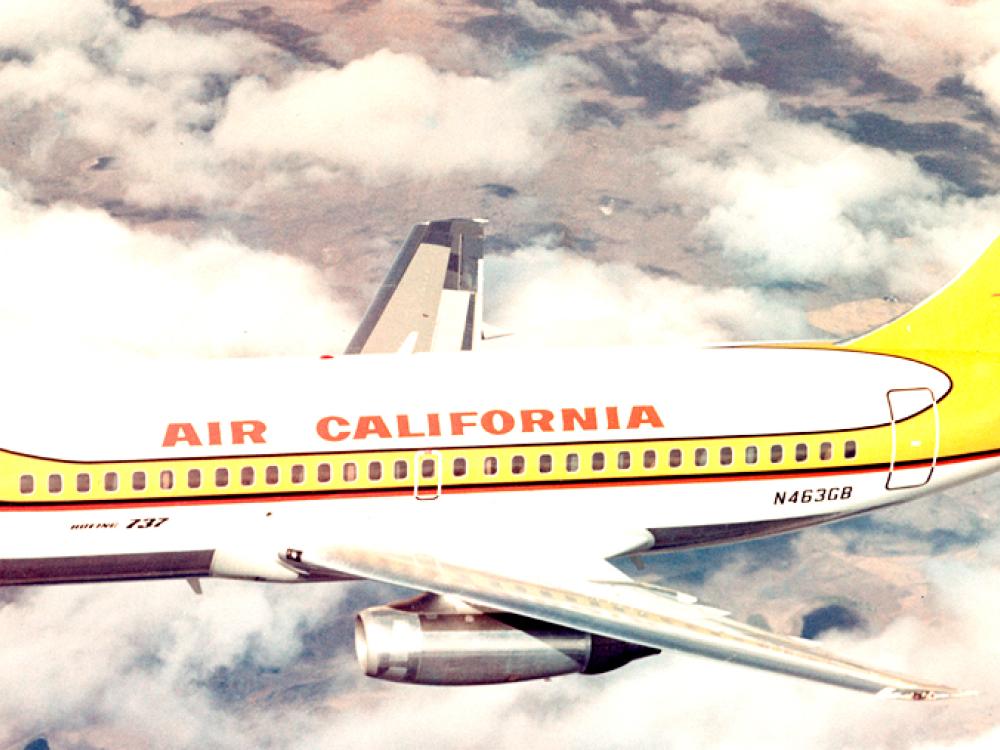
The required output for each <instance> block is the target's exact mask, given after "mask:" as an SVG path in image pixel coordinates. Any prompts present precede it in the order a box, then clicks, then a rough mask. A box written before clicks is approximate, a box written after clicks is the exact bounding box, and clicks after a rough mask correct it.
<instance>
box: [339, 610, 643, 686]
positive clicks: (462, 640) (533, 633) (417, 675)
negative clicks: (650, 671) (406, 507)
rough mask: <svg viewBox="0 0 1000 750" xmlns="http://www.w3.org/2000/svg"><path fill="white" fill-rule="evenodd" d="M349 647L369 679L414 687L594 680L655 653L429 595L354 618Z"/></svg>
mask: <svg viewBox="0 0 1000 750" xmlns="http://www.w3.org/2000/svg"><path fill="white" fill-rule="evenodd" d="M354 645H355V649H356V651H357V655H358V661H359V662H360V664H361V667H362V668H363V669H364V671H365V674H366V675H368V676H369V677H377V678H379V679H382V680H392V681H394V682H408V683H413V684H418V685H491V684H497V683H503V682H520V681H523V680H537V679H542V678H546V677H555V676H557V675H562V674H572V673H574V672H579V673H583V674H598V673H602V672H609V671H611V670H612V669H617V668H618V667H622V666H624V665H625V664H628V663H629V662H630V661H632V660H634V659H638V658H641V657H643V656H649V655H651V654H656V653H659V651H658V650H657V649H653V648H647V647H646V646H638V645H636V644H633V643H625V642H623V641H616V640H614V639H612V638H605V637H603V636H599V635H592V634H590V633H583V632H580V631H578V630H572V629H570V628H564V627H560V626H558V625H552V624H550V623H547V622H542V621H540V620H534V619H531V618H529V617H523V616H521V615H515V614H511V613H509V612H493V611H483V610H481V609H478V608H475V607H473V606H471V605H468V604H466V603H464V602H461V601H451V600H448V599H445V598H443V597H440V596H437V595H435V594H424V595H421V596H418V597H416V598H414V599H408V600H406V601H402V602H395V603H393V604H388V605H385V606H381V607H372V608H370V609H366V610H364V611H362V612H360V613H359V614H358V616H357V619H356V620H355V625H354Z"/></svg>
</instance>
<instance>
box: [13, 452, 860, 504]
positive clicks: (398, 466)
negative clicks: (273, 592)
mask: <svg viewBox="0 0 1000 750" xmlns="http://www.w3.org/2000/svg"><path fill="white" fill-rule="evenodd" d="M843 448H844V450H843V455H844V458H845V459H854V458H856V457H857V455H858V446H857V443H856V442H855V441H853V440H848V441H846V442H845V443H844V446H843ZM784 453H785V449H784V446H782V445H780V444H777V443H776V444H774V445H772V446H771V447H770V456H769V457H770V462H771V463H772V464H778V463H781V462H782V461H783V460H784ZM794 456H795V460H796V462H800V463H801V462H803V461H806V460H808V458H809V446H808V445H806V444H805V443H798V444H796V446H795V448H794ZM818 456H819V459H820V460H821V461H830V460H831V459H833V443H829V442H825V443H821V444H820V446H819V452H818ZM612 458H613V460H614V462H615V465H616V466H617V467H618V469H619V470H620V471H628V470H629V469H631V468H632V451H618V453H617V454H616V455H614V454H613V455H612ZM733 459H734V452H733V449H732V448H731V447H729V446H725V447H722V448H720V449H719V465H720V466H731V465H732V464H733ZM743 460H744V463H746V464H748V465H754V464H757V463H758V462H759V461H760V452H759V451H758V448H757V446H755V445H748V446H746V448H745V449H744V452H743ZM708 461H709V450H708V448H696V449H695V450H694V465H695V466H697V467H704V466H707V465H708ZM667 463H668V465H669V466H670V468H672V469H676V468H679V467H680V466H682V465H683V463H684V452H683V451H682V450H681V449H680V448H672V449H671V450H670V451H669V452H668V453H667ZM555 465H556V464H555V459H554V458H553V456H552V454H551V453H543V454H541V455H540V456H539V457H538V472H539V473H540V474H550V473H552V471H553V470H554V469H555ZM564 466H565V469H566V471H567V472H568V473H574V472H577V471H579V470H580V454H579V453H568V454H566V456H565V462H564ZM606 466H607V457H606V455H605V453H604V451H595V452H593V453H592V454H591V455H590V468H591V471H604V469H605V468H606ZM656 466H657V452H656V451H654V450H647V451H643V452H642V468H643V469H647V470H648V469H655V468H656ZM526 470H527V459H526V458H525V457H524V456H522V455H515V456H512V457H511V460H510V471H511V473H512V474H517V475H520V474H524V473H525V471H526ZM468 472H469V465H468V461H467V460H466V459H465V458H462V457H459V458H455V459H454V460H453V462H452V472H451V473H452V475H453V476H455V477H464V476H466V475H467V474H468ZM499 472H500V460H499V459H498V458H497V457H496V456H487V457H486V458H485V459H483V474H485V475H486V476H496V475H497V474H498V473H499ZM256 474H257V472H256V470H255V469H254V467H252V466H244V467H242V468H241V469H240V470H239V476H238V479H237V480H236V481H238V482H239V484H240V486H243V487H252V486H254V484H255V483H256V480H257V476H256ZM367 474H368V479H369V481H372V482H378V481H380V480H381V479H382V476H383V474H382V462H381V461H377V460H375V461H369V462H368V467H367ZM436 474H437V460H436V459H435V458H424V459H422V460H421V462H420V476H421V478H423V479H431V478H433V477H434V476H435V475H436ZM408 475H409V462H407V461H404V460H398V461H394V462H392V477H393V479H397V480H398V479H406V478H407V477H408ZM340 476H341V479H342V480H343V481H344V482H355V481H357V479H358V465H357V463H355V462H353V461H350V462H347V463H344V464H343V465H342V466H341V472H340ZM124 478H125V479H126V481H127V480H128V475H127V474H126V475H125V476H124ZM184 479H186V482H187V487H188V489H199V488H201V486H202V472H201V469H189V470H188V471H187V473H186V476H184ZM212 479H213V480H214V486H215V487H219V488H222V487H228V486H229V485H230V476H229V469H228V468H226V467H219V468H217V469H215V472H214V475H213V476H212ZM289 479H290V480H291V482H292V484H303V483H304V482H305V481H306V467H305V465H304V464H293V465H292V466H291V468H290V470H289ZM99 480H100V481H101V483H102V484H103V487H104V491H105V492H117V491H118V490H119V473H118V472H116V471H109V472H106V473H105V474H104V475H103V477H99ZM332 480H333V467H332V466H331V464H328V463H321V464H318V465H317V467H316V481H317V482H320V483H323V484H326V483H329V482H331V481H332ZM280 481H281V472H280V469H279V468H278V467H277V466H268V467H266V468H265V469H264V483H265V484H268V485H276V484H278V483H279V482H280ZM174 485H175V478H174V472H173V470H171V469H164V470H163V471H161V472H160V475H159V487H160V489H161V490H172V489H173V488H174ZM131 486H132V489H133V490H135V491H142V490H145V489H146V487H147V477H146V472H144V471H133V472H132V474H131ZM48 490H49V493H50V494H58V493H60V492H62V491H63V475H62V474H49V476H48ZM34 491H35V477H34V475H33V474H22V475H21V494H22V495H30V494H31V493H33V492H34ZM76 491H77V492H78V493H87V492H90V491H91V475H90V474H89V473H79V474H77V475H76Z"/></svg>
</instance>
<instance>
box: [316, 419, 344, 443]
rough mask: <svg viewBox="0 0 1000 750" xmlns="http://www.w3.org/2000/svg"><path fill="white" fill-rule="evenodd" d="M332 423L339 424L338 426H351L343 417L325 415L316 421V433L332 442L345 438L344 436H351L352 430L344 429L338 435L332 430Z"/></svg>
mask: <svg viewBox="0 0 1000 750" xmlns="http://www.w3.org/2000/svg"><path fill="white" fill-rule="evenodd" d="M330 425H337V426H338V427H350V426H351V423H350V422H348V421H347V420H346V419H344V418H343V417H323V418H322V419H321V420H319V422H317V423H316V434H317V435H319V436H320V437H321V438H323V439H324V440H330V441H331V442H336V441H337V440H343V439H344V438H347V437H350V434H351V433H350V432H348V431H347V430H344V431H342V432H338V433H337V434H336V435H335V434H333V433H332V432H330Z"/></svg>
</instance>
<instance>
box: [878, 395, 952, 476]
mask: <svg viewBox="0 0 1000 750" xmlns="http://www.w3.org/2000/svg"><path fill="white" fill-rule="evenodd" d="M886 399H887V401H888V402H889V419H890V423H891V426H892V456H891V458H890V461H889V476H888V477H887V478H886V483H885V487H886V489H887V490H905V489H915V488H917V487H923V486H924V485H925V484H927V483H928V482H930V480H931V476H932V475H933V473H934V467H935V466H937V457H938V451H939V448H940V444H941V429H940V417H939V415H938V408H937V401H936V400H935V399H934V393H933V392H932V391H931V390H930V389H929V388H898V389H893V390H890V391H888V392H887V393H886ZM928 428H930V430H931V431H932V432H933V437H932V440H933V443H934V449H933V454H932V456H931V461H930V464H929V465H928V464H927V463H926V445H925V443H926V442H927V431H928ZM921 459H923V460H921ZM911 462H913V463H916V464H917V465H914V466H911V465H908V464H910V463H911ZM897 464H903V465H902V466H897Z"/></svg>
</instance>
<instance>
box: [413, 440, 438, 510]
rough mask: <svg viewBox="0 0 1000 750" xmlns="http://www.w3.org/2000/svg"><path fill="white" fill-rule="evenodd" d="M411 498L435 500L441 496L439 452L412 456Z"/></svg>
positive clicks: (424, 452) (427, 451)
mask: <svg viewBox="0 0 1000 750" xmlns="http://www.w3.org/2000/svg"><path fill="white" fill-rule="evenodd" d="M413 496H414V497H415V498H416V499H417V500H436V499H437V498H439V497H440V496H441V453H440V451H433V450H426V451H418V452H417V453H414V454H413Z"/></svg>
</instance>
